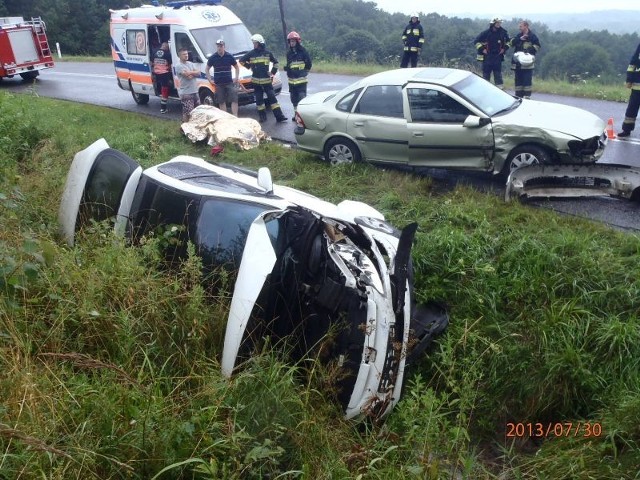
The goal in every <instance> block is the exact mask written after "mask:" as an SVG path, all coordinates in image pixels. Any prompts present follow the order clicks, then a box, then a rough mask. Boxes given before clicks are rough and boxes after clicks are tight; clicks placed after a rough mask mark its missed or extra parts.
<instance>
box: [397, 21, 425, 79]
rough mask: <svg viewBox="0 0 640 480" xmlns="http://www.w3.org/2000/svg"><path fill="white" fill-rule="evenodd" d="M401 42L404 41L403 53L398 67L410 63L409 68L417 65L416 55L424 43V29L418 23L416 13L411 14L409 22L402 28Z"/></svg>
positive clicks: (403, 66)
mask: <svg viewBox="0 0 640 480" xmlns="http://www.w3.org/2000/svg"><path fill="white" fill-rule="evenodd" d="M402 43H404V54H403V55H402V61H401V62H400V68H407V67H408V66H409V63H411V68H416V67H417V66H418V56H420V52H421V51H422V46H423V45H424V29H423V28H422V25H420V18H419V17H418V14H417V13H412V14H411V19H410V20H409V24H408V25H407V26H406V27H404V29H403V30H402Z"/></svg>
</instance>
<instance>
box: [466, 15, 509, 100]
mask: <svg viewBox="0 0 640 480" xmlns="http://www.w3.org/2000/svg"><path fill="white" fill-rule="evenodd" d="M474 43H475V45H476V51H477V52H478V56H477V57H476V58H477V59H478V61H480V62H482V77H483V78H484V79H485V80H486V81H488V82H489V81H491V74H492V73H493V83H495V85H496V87H498V88H504V81H503V80H502V62H503V61H504V54H505V52H506V51H507V50H508V49H509V34H508V33H507V31H506V30H505V29H504V28H502V20H501V19H500V18H497V17H496V18H494V19H493V20H491V23H489V28H488V29H486V30H485V31H484V32H482V33H480V35H478V36H477V37H476V39H475V42H474Z"/></svg>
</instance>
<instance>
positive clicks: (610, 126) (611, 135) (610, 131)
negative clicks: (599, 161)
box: [607, 117, 616, 140]
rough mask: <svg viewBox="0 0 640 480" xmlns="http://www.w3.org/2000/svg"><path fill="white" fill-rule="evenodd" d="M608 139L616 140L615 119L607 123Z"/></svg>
mask: <svg viewBox="0 0 640 480" xmlns="http://www.w3.org/2000/svg"><path fill="white" fill-rule="evenodd" d="M607 138H608V139H609V140H611V139H614V138H616V134H615V133H614V132H613V117H611V118H610V119H609V121H608V122H607Z"/></svg>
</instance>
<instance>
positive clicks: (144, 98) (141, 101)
mask: <svg viewBox="0 0 640 480" xmlns="http://www.w3.org/2000/svg"><path fill="white" fill-rule="evenodd" d="M131 96H132V97H133V101H134V102H136V103H137V104H138V105H146V104H147V103H149V95H147V94H145V93H136V92H134V91H133V90H131Z"/></svg>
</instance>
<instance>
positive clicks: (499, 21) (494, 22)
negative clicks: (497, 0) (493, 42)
mask: <svg viewBox="0 0 640 480" xmlns="http://www.w3.org/2000/svg"><path fill="white" fill-rule="evenodd" d="M496 23H502V19H501V18H500V17H493V20H491V22H490V24H491V25H494V24H496Z"/></svg>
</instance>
